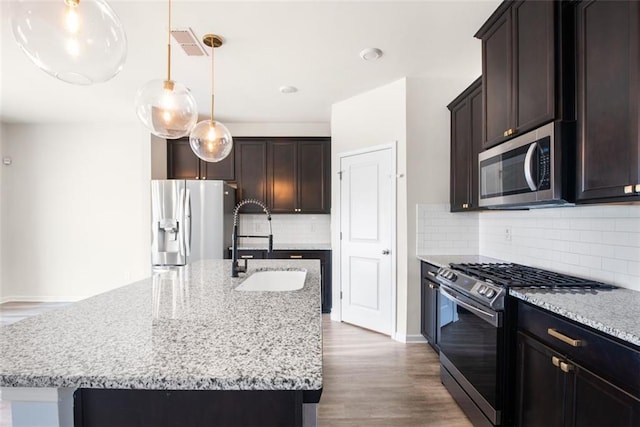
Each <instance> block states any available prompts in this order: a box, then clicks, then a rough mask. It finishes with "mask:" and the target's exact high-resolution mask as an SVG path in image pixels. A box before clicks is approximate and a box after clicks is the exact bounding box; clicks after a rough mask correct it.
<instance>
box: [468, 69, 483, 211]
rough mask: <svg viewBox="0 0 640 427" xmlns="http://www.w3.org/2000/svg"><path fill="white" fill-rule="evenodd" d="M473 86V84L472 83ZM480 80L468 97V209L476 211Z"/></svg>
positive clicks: (478, 182)
mask: <svg viewBox="0 0 640 427" xmlns="http://www.w3.org/2000/svg"><path fill="white" fill-rule="evenodd" d="M474 84H475V83H474ZM481 84H482V79H479V80H478V82H477V85H478V87H477V88H476V89H474V90H473V92H471V94H470V95H469V104H470V106H471V159H469V160H470V163H471V165H470V167H471V175H470V176H469V208H471V209H477V208H479V207H480V206H479V205H478V202H479V198H480V188H479V185H480V177H479V166H478V154H480V152H481V151H482V86H481Z"/></svg>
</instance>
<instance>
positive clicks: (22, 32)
mask: <svg viewBox="0 0 640 427" xmlns="http://www.w3.org/2000/svg"><path fill="white" fill-rule="evenodd" d="M10 23H11V31H12V32H13V37H14V38H15V40H16V42H17V43H18V45H19V46H20V47H21V48H22V50H23V51H24V53H25V54H26V55H27V56H28V57H29V59H30V60H31V61H32V62H33V63H35V64H36V65H37V66H38V67H39V68H40V69H42V70H43V71H45V72H46V73H48V74H50V75H52V76H53V77H56V78H58V79H60V80H62V81H64V82H67V83H72V84H77V85H90V84H92V83H99V82H105V81H107V80H109V79H111V78H112V77H113V76H115V75H116V74H118V73H119V72H120V70H122V68H123V66H124V62H125V60H126V58H127V38H126V35H125V33H124V29H123V27H122V24H121V23H120V19H119V18H118V16H117V15H116V13H115V12H114V11H113V10H112V9H111V7H109V5H108V4H107V3H105V2H104V1H103V0H52V1H41V0H40V1H34V0H16V1H13V2H11V5H10Z"/></svg>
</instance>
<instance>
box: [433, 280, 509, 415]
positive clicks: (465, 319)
mask: <svg viewBox="0 0 640 427" xmlns="http://www.w3.org/2000/svg"><path fill="white" fill-rule="evenodd" d="M440 295H441V297H442V298H446V299H448V300H449V301H450V303H451V304H452V307H453V315H452V316H451V318H450V320H451V321H450V322H449V323H447V324H443V325H442V326H441V329H440V339H441V341H440V362H441V364H442V367H443V368H445V369H446V370H447V371H448V373H449V374H450V375H451V376H452V377H453V378H454V379H455V380H456V382H457V383H458V385H459V386H460V387H461V388H462V389H463V390H464V392H465V393H466V394H467V395H468V396H469V397H470V398H471V400H472V401H473V403H475V405H476V406H477V407H478V408H479V409H480V410H481V411H482V413H483V414H484V416H485V417H487V418H488V419H489V421H491V422H492V423H493V424H494V425H499V424H500V421H501V419H500V418H501V410H502V409H503V408H502V406H503V405H502V402H501V399H502V393H501V391H500V390H499V388H500V386H501V384H502V378H501V376H502V372H503V370H502V369H501V367H500V363H502V362H503V358H502V356H501V351H503V348H502V342H503V333H504V332H503V327H502V312H496V311H494V310H491V309H490V308H488V307H485V306H482V305H480V304H478V303H476V302H475V301H473V300H472V299H470V298H468V297H466V296H464V295H461V294H460V293H459V292H457V291H455V290H454V289H452V288H450V287H448V286H445V285H441V286H440Z"/></svg>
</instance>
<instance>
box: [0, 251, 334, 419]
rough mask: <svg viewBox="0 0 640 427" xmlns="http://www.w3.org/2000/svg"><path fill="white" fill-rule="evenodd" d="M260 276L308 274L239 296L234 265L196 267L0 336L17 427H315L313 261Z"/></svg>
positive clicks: (317, 361)
mask: <svg viewBox="0 0 640 427" xmlns="http://www.w3.org/2000/svg"><path fill="white" fill-rule="evenodd" d="M259 269H296V270H306V272H307V275H306V279H305V283H304V287H303V288H302V289H300V290H298V291H289V292H255V291H249V292H242V291H237V290H235V288H236V287H237V286H238V285H239V284H240V283H241V282H242V281H243V280H244V277H240V278H236V279H232V278H231V277H230V276H231V274H230V272H231V262H230V261H228V260H215V261H214V260H209V261H201V262H196V263H194V264H192V265H189V266H186V267H174V268H167V269H164V270H157V271H156V272H154V275H153V276H152V277H151V278H148V279H145V280H142V281H139V282H136V283H133V284H130V285H127V286H124V287H121V288H118V289H115V290H113V291H110V292H106V293H104V294H100V295H97V296H94V297H92V298H88V299H86V300H83V301H80V302H77V303H75V304H72V305H70V306H68V307H65V308H63V309H60V310H56V311H52V312H49V313H45V314H43V315H40V316H36V317H33V318H29V319H26V320H23V321H21V322H18V323H15V324H13V325H9V326H6V327H3V328H0V343H1V345H2V352H1V354H0V387H2V398H3V399H4V400H10V401H12V411H13V415H14V425H15V426H18V425H20V420H21V419H22V418H24V420H25V424H28V423H32V424H38V422H35V423H33V420H30V418H29V417H31V418H33V417H34V416H36V415H37V414H35V413H34V406H33V405H37V407H38V410H37V411H38V412H40V413H41V414H43V415H47V416H48V417H49V418H48V420H51V419H55V420H57V424H59V425H75V426H81V425H120V426H122V425H163V424H164V425H174V424H176V425H181V424H182V425H187V424H188V425H202V424H207V425H228V424H233V425H303V419H304V425H314V424H315V410H316V405H317V402H318V401H319V398H320V394H321V391H322V323H321V322H322V319H321V312H320V271H319V263H318V261H306V260H265V261H259V260H252V261H251V262H250V263H249V273H248V274H249V275H250V274H252V273H253V272H255V271H256V270H259ZM22 402H36V403H22ZM104 417H107V419H105V418H104ZM278 417H280V418H278ZM73 418H75V419H74V420H73V421H72V419H73ZM36 421H37V420H36ZM216 423H218V424H216Z"/></svg>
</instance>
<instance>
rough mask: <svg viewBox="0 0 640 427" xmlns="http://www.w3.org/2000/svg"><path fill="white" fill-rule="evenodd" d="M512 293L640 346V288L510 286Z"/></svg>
mask: <svg viewBox="0 0 640 427" xmlns="http://www.w3.org/2000/svg"><path fill="white" fill-rule="evenodd" d="M509 294H510V295H512V296H514V297H516V298H519V299H521V300H523V301H527V302H529V303H531V304H533V305H536V306H538V307H541V308H544V309H545V310H549V311H551V312H553V313H556V314H559V315H561V316H563V317H566V318H568V319H571V320H573V321H576V322H578V323H581V324H583V325H586V326H590V327H592V328H593V329H596V330H598V331H601V332H604V333H606V334H609V335H612V336H614V337H616V338H619V339H621V340H624V341H627V342H629V343H631V344H634V345H636V346H640V320H639V319H640V292H637V291H632V290H630V289H622V288H618V289H613V290H606V291H597V292H595V293H589V292H584V293H579V292H571V291H567V292H562V291H548V290H534V289H510V290H509Z"/></svg>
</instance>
